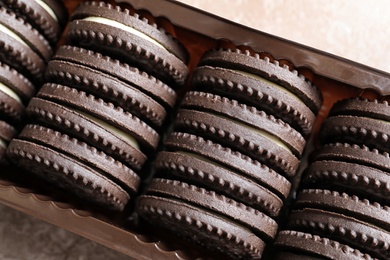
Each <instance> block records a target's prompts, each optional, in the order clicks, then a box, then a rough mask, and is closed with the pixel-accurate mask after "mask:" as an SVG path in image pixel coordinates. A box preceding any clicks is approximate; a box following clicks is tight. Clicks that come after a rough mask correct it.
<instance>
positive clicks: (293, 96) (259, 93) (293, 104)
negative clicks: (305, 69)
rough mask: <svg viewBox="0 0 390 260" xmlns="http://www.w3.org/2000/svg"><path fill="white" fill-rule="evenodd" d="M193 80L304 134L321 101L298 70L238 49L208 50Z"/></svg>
mask: <svg viewBox="0 0 390 260" xmlns="http://www.w3.org/2000/svg"><path fill="white" fill-rule="evenodd" d="M192 83H193V84H194V85H195V86H196V87H198V88H199V89H202V90H205V89H207V90H208V91H212V92H217V93H221V92H222V93H223V95H226V96H228V97H233V98H234V99H236V100H238V101H239V102H242V103H247V104H249V105H251V106H255V107H257V108H258V109H260V110H264V111H266V112H267V113H269V114H272V115H274V116H275V117H277V118H280V119H282V120H283V121H285V122H287V123H288V124H290V125H291V126H293V127H294V128H296V129H297V130H298V131H300V132H301V133H302V134H303V135H304V136H305V137H307V136H308V134H310V132H311V128H312V125H313V123H314V120H315V116H316V114H317V113H318V111H319V109H320V107H321V104H322V96H321V93H320V91H319V90H318V89H317V87H315V86H314V85H313V84H312V83H310V82H309V81H308V80H306V79H305V78H304V77H303V76H301V75H299V74H298V72H297V71H295V70H293V71H290V70H289V67H288V66H283V67H281V66H279V63H278V62H277V61H274V62H273V63H272V62H270V60H269V58H267V57H266V58H260V55H259V54H254V55H252V54H250V52H245V53H244V52H241V51H240V50H238V49H237V50H235V51H233V50H230V49H228V50H215V51H209V52H207V53H206V54H205V55H204V56H203V57H202V59H201V61H200V63H199V67H198V68H197V69H196V70H195V73H194V77H193V80H192Z"/></svg>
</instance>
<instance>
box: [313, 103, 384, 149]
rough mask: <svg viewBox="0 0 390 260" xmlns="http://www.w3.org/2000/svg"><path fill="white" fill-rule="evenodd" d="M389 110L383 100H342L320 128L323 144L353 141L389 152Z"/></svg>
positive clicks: (336, 104) (333, 108)
mask: <svg viewBox="0 0 390 260" xmlns="http://www.w3.org/2000/svg"><path fill="white" fill-rule="evenodd" d="M389 122H390V107H389V105H388V103H387V102H386V101H383V102H379V101H378V100H372V101H371V100H368V99H362V98H354V99H345V100H341V101H339V102H337V103H335V105H334V106H333V107H332V109H331V110H330V112H329V117H328V118H327V119H326V120H325V122H324V124H323V126H322V129H321V135H320V137H321V140H322V142H352V143H356V144H364V145H366V146H369V147H371V148H377V149H380V150H381V151H386V152H390V149H389V147H390V145H389V144H390V127H389Z"/></svg>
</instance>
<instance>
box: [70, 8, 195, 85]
mask: <svg viewBox="0 0 390 260" xmlns="http://www.w3.org/2000/svg"><path fill="white" fill-rule="evenodd" d="M68 39H69V40H70V41H71V42H72V43H73V44H74V45H77V46H80V47H85V48H91V49H95V50H99V51H101V52H104V53H108V54H109V55H111V56H114V57H117V58H119V59H121V60H122V61H126V63H132V64H136V66H137V67H140V68H142V70H145V71H147V72H149V73H151V74H153V75H155V76H156V77H158V78H161V80H162V81H165V82H167V83H172V84H173V85H182V84H183V83H184V81H185V79H186V77H187V74H188V68H187V65H186V63H187V54H186V51H185V49H184V47H182V46H181V45H180V43H179V42H177V41H176V40H174V39H173V38H172V37H171V36H169V35H168V34H167V33H166V32H165V31H164V30H163V29H160V28H157V26H156V25H150V24H148V22H147V20H146V19H140V18H139V16H138V15H132V14H131V13H130V11H129V10H127V9H122V8H120V7H119V6H116V7H114V6H112V5H110V4H106V3H104V2H94V1H89V2H85V3H83V4H81V5H80V6H79V7H78V8H77V9H76V10H75V12H74V13H73V14H72V16H71V23H70V26H69V31H68Z"/></svg>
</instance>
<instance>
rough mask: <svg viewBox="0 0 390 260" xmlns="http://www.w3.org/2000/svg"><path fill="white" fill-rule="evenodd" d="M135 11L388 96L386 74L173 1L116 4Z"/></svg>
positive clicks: (131, 0)
mask: <svg viewBox="0 0 390 260" xmlns="http://www.w3.org/2000/svg"><path fill="white" fill-rule="evenodd" d="M116 2H125V3H129V4H131V5H132V6H133V7H134V8H135V9H145V10H148V11H149V12H150V13H151V14H152V15H154V16H155V17H159V16H162V17H166V18H167V19H169V20H170V21H171V22H172V23H173V24H174V25H176V26H179V27H182V28H185V29H189V30H191V31H195V32H198V33H200V34H203V35H206V36H209V37H211V38H214V39H229V40H231V41H233V42H234V43H235V44H236V45H248V46H251V47H252V48H253V49H254V50H255V51H258V52H260V51H263V52H267V53H270V54H271V55H273V57H274V58H276V59H286V60H289V61H291V62H292V64H294V65H295V66H296V67H303V68H309V69H310V70H312V71H314V72H315V73H316V74H318V75H321V76H324V77H327V78H330V79H334V80H336V81H339V82H342V83H346V84H349V85H352V86H355V87H358V88H361V89H372V90H374V91H376V92H378V93H379V94H381V95H389V94H390V73H388V72H384V71H381V70H378V69H375V68H372V67H369V66H366V65H363V64H360V63H357V62H354V61H351V60H348V59H345V58H342V57H339V56H336V55H333V54H330V53H327V52H324V51H320V50H317V49H315V48H311V47H308V46H305V45H302V44H299V43H296V42H293V41H289V40H286V39H283V38H280V37H276V36H273V35H270V34H267V33H264V32H261V31H258V30H254V29H252V28H249V27H246V26H243V25H240V24H237V23H234V22H232V21H229V20H227V19H224V18H221V17H218V16H216V15H213V14H210V13H207V12H205V11H202V10H199V9H196V8H194V7H191V6H188V5H186V4H184V3H181V2H177V1H174V0H154V1H145V0H116Z"/></svg>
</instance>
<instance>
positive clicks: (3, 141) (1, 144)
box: [0, 120, 16, 162]
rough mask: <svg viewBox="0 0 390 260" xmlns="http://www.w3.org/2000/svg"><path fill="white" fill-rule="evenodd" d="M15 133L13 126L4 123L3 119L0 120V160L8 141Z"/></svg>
mask: <svg viewBox="0 0 390 260" xmlns="http://www.w3.org/2000/svg"><path fill="white" fill-rule="evenodd" d="M15 135H16V130H15V128H14V127H12V126H11V125H9V124H8V123H6V122H5V121H1V120H0V162H1V161H2V158H3V156H4V154H5V150H6V149H7V146H8V143H9V142H10V141H11V139H12V138H13V137H14V136H15Z"/></svg>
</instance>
